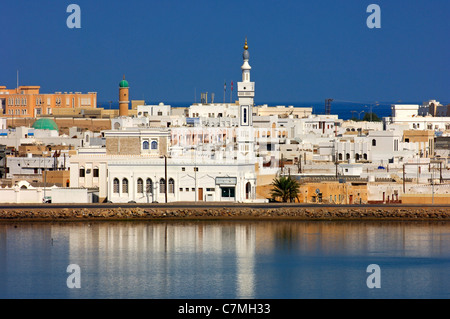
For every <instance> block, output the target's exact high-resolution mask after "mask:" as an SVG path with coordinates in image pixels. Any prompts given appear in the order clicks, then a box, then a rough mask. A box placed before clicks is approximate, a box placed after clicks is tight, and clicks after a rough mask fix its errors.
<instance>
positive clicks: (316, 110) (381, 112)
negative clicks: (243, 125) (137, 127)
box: [97, 101, 445, 120]
mask: <svg viewBox="0 0 450 319" xmlns="http://www.w3.org/2000/svg"><path fill="white" fill-rule="evenodd" d="M159 103H160V102H154V101H149V102H146V104H147V105H157V104H159ZM163 103H164V104H166V105H170V106H172V107H189V106H190V105H192V104H193V103H196V102H169V101H166V102H163ZM216 103H222V102H221V101H216ZM226 103H229V101H226ZM396 103H398V104H418V105H422V103H423V102H403V101H402V102H379V103H378V104H377V105H375V104H372V105H371V104H370V103H367V104H365V103H359V102H341V101H336V102H334V101H333V102H332V103H331V112H330V114H332V115H338V117H339V118H340V119H342V120H349V119H351V118H357V119H361V120H362V119H363V118H364V114H365V113H370V112H371V111H372V112H373V113H375V114H376V115H377V116H378V117H379V118H380V119H381V118H383V117H390V116H391V105H392V104H396ZM441 103H442V102H441ZM264 104H267V105H269V106H276V105H284V106H290V105H292V106H294V107H312V108H313V110H312V113H313V114H317V115H320V114H325V103H324V102H323V101H322V102H260V103H258V102H257V103H255V105H264ZM442 104H444V105H445V103H442ZM97 107H101V108H104V109H109V108H111V109H118V108H119V103H118V102H112V103H111V104H110V102H99V103H98V105H97Z"/></svg>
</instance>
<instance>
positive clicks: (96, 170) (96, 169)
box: [93, 168, 99, 177]
mask: <svg viewBox="0 0 450 319" xmlns="http://www.w3.org/2000/svg"><path fill="white" fill-rule="evenodd" d="M98 173H99V171H98V168H94V174H93V175H94V177H98Z"/></svg>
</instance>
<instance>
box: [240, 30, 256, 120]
mask: <svg viewBox="0 0 450 319" xmlns="http://www.w3.org/2000/svg"><path fill="white" fill-rule="evenodd" d="M242 57H243V59H244V64H242V66H241V69H242V82H238V98H239V117H240V121H239V125H240V126H252V125H253V121H252V112H253V103H254V102H253V99H254V97H255V82H250V70H251V69H252V67H251V66H250V64H248V59H249V57H250V54H249V53H248V45H247V38H246V39H245V45H244V53H243V54H242Z"/></svg>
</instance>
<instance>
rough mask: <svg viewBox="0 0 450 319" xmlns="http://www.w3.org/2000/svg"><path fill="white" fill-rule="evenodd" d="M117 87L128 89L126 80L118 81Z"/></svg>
mask: <svg viewBox="0 0 450 319" xmlns="http://www.w3.org/2000/svg"><path fill="white" fill-rule="evenodd" d="M119 87H121V88H127V87H128V82H127V80H122V81H120V83H119Z"/></svg>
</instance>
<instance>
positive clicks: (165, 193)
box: [164, 155, 168, 204]
mask: <svg viewBox="0 0 450 319" xmlns="http://www.w3.org/2000/svg"><path fill="white" fill-rule="evenodd" d="M164 180H165V182H164V195H165V199H166V204H167V183H168V181H167V155H164Z"/></svg>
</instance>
